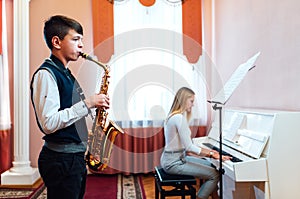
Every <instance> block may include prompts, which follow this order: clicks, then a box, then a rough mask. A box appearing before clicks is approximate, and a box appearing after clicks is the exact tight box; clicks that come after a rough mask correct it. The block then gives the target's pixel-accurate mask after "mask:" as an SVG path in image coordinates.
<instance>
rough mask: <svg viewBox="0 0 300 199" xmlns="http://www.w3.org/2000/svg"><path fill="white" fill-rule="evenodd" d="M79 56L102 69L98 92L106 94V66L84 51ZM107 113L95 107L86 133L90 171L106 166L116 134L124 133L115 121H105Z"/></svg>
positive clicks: (96, 170)
mask: <svg viewBox="0 0 300 199" xmlns="http://www.w3.org/2000/svg"><path fill="white" fill-rule="evenodd" d="M80 56H82V57H83V58H85V59H86V60H89V61H92V62H94V63H96V64H97V65H99V66H101V67H102V68H103V69H104V75H103V76H102V82H101V89H100V93H99V94H105V95H106V94H107V91H108V85H109V78H110V75H109V69H108V67H107V66H106V65H105V64H103V63H101V62H99V61H96V60H94V59H93V58H92V57H91V56H89V55H88V54H86V53H80ZM107 115H108V112H107V111H106V109H104V108H102V107H99V108H97V109H96V117H95V119H94V121H93V126H92V132H90V133H89V135H88V152H87V155H86V156H85V160H86V163H87V165H88V167H89V170H90V171H91V172H99V171H103V170H104V169H105V168H106V167H107V165H108V163H109V159H110V155H111V151H112V147H113V144H114V141H115V138H116V136H117V135H118V134H119V133H123V134H124V132H123V130H122V129H121V128H120V127H119V126H118V125H117V124H116V123H115V122H113V121H111V120H109V121H107Z"/></svg>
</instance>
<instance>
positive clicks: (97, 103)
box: [84, 94, 110, 109]
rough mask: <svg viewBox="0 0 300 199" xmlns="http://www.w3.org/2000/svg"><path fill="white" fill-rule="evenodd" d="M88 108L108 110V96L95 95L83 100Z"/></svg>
mask: <svg viewBox="0 0 300 199" xmlns="http://www.w3.org/2000/svg"><path fill="white" fill-rule="evenodd" d="M84 102H85V104H86V106H87V107H88V108H94V107H103V108H105V109H109V102H110V99H109V96H108V95H105V94H95V95H92V96H90V97H88V98H86V99H85V100H84Z"/></svg>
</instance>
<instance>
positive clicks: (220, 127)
mask: <svg viewBox="0 0 300 199" xmlns="http://www.w3.org/2000/svg"><path fill="white" fill-rule="evenodd" d="M207 102H209V103H214V105H213V107H212V108H213V109H214V110H219V136H220V137H219V154H220V157H219V174H220V199H223V175H224V173H225V171H224V169H223V165H222V162H223V161H222V110H223V109H222V104H221V103H219V102H212V101H207Z"/></svg>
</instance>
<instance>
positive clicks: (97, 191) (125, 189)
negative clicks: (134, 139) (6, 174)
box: [0, 174, 146, 199]
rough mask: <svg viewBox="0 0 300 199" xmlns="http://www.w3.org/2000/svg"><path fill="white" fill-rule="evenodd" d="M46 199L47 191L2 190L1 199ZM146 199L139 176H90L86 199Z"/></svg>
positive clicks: (43, 187)
mask: <svg viewBox="0 0 300 199" xmlns="http://www.w3.org/2000/svg"><path fill="white" fill-rule="evenodd" d="M13 198H14V199H46V198H47V189H46V188H45V186H44V184H43V183H41V184H40V185H39V186H38V187H37V188H0V199H13ZM99 198H102V199H145V198H146V196H145V191H144V188H143V183H142V178H141V177H140V176H138V175H129V176H124V175H122V174H118V175H88V178H87V186H86V194H85V199H99Z"/></svg>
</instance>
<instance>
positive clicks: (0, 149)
mask: <svg viewBox="0 0 300 199" xmlns="http://www.w3.org/2000/svg"><path fill="white" fill-rule="evenodd" d="M12 132H13V131H12V129H8V130H0V173H3V172H4V171H6V170H8V169H9V168H11V167H12V154H13V148H12V146H13V135H12Z"/></svg>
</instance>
